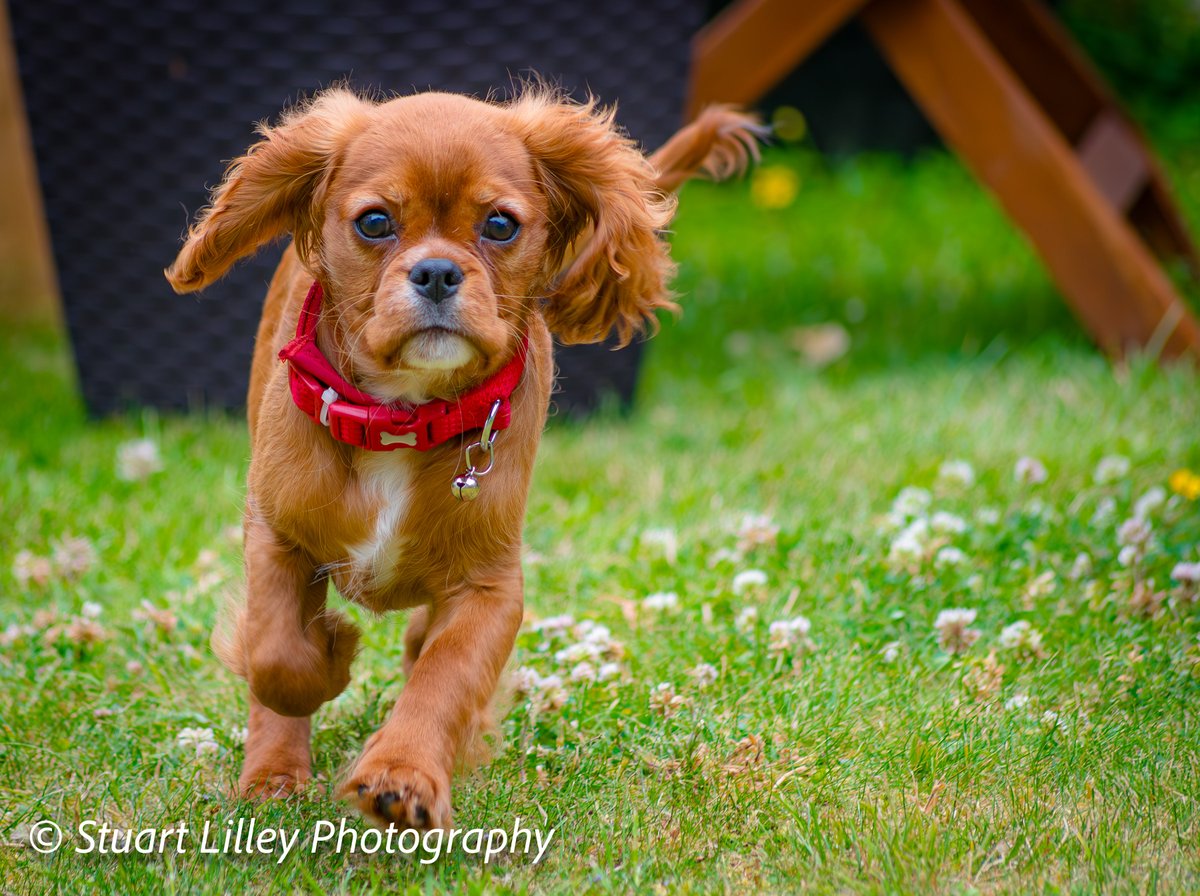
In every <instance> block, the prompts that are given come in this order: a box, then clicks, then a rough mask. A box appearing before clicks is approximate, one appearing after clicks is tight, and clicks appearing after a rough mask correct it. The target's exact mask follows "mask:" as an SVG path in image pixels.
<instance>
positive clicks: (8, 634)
mask: <svg viewBox="0 0 1200 896" xmlns="http://www.w3.org/2000/svg"><path fill="white" fill-rule="evenodd" d="M35 634H37V629H35V628H34V627H33V626H32V625H18V624H17V623H15V622H12V623H9V625H8V626H7V627H6V628H5V629H4V631H2V632H0V647H12V646H13V645H14V644H16V643H17V642H18V641H20V640H21V639H23V638H31V637H33V636H34V635H35Z"/></svg>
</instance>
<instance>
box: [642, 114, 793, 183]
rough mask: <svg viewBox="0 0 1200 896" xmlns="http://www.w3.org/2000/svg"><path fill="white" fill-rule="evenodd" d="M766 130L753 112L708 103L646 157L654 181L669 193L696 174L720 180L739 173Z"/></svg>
mask: <svg viewBox="0 0 1200 896" xmlns="http://www.w3.org/2000/svg"><path fill="white" fill-rule="evenodd" d="M770 133H771V130H770V128H768V127H767V126H766V125H764V124H763V123H762V122H761V121H759V120H758V119H757V118H755V117H754V116H753V115H750V114H747V113H745V112H740V111H738V110H737V109H734V108H733V107H732V106H709V107H707V108H706V109H705V110H704V111H703V112H701V113H700V115H699V116H698V117H697V118H696V120H695V121H693V122H691V123H690V124H688V125H687V126H686V127H684V128H683V129H682V130H680V131H679V133H677V134H676V135H675V136H674V137H672V138H671V139H670V140H668V141H667V142H666V143H664V144H663V145H662V146H661V147H660V148H659V149H658V150H657V151H656V152H655V153H654V154H653V155H651V156H650V164H651V165H653V166H654V169H655V171H657V172H658V176H657V178H656V183H657V184H658V187H659V189H660V190H662V191H663V192H664V193H673V192H675V191H676V190H677V189H679V187H680V185H681V184H683V182H684V181H685V180H688V179H689V178H692V177H695V176H696V175H704V176H706V177H708V178H710V179H712V180H724V179H725V178H727V177H732V176H733V175H735V174H740V173H742V172H743V171H745V170H746V167H747V166H748V165H749V164H750V161H751V160H754V161H757V160H758V157H759V152H758V143H759V141H760V140H765V139H766V138H767V137H768V136H770Z"/></svg>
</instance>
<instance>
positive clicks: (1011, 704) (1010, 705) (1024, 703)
mask: <svg viewBox="0 0 1200 896" xmlns="http://www.w3.org/2000/svg"><path fill="white" fill-rule="evenodd" d="M1028 706H1029V695H1028V694H1013V695H1012V696H1011V697H1009V698H1008V699H1007V700H1005V701H1004V708H1005V709H1007V710H1008V711H1009V712H1016V711H1017V710H1021V709H1025V708H1027V707H1028Z"/></svg>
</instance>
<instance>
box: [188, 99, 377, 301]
mask: <svg viewBox="0 0 1200 896" xmlns="http://www.w3.org/2000/svg"><path fill="white" fill-rule="evenodd" d="M368 109H370V105H369V104H368V103H367V102H365V101H364V100H361V99H359V98H358V97H357V96H355V95H354V94H353V93H351V92H350V91H348V90H345V89H342V88H335V89H333V90H329V91H326V92H325V93H322V94H320V95H319V96H317V97H316V98H315V99H313V100H312V101H311V102H310V103H307V104H305V105H304V106H301V107H299V108H297V109H294V110H292V111H291V112H289V113H287V114H286V115H285V116H284V117H283V120H282V121H281V122H280V123H279V124H278V125H277V126H275V127H269V126H267V125H266V124H263V125H260V126H259V129H258V131H259V133H260V134H261V135H262V139H261V140H260V141H259V142H258V143H256V144H254V145H253V146H251V147H250V149H249V150H247V151H246V154H245V155H244V156H242V157H241V158H240V159H235V160H234V161H233V163H232V164H231V165H230V166H229V168H228V170H226V172H225V177H224V178H223V180H222V181H221V185H220V186H219V187H217V188H216V189H215V190H214V191H213V195H212V203H211V205H209V207H208V208H206V209H205V210H204V211H202V212H201V213H200V216H199V217H198V218H197V219H196V223H194V224H193V225H192V227H191V229H190V230H189V231H188V236H187V241H186V242H185V243H184V246H183V248H182V249H181V250H180V251H179V255H178V257H177V258H176V259H175V263H174V264H172V265H171V266H170V267H169V268H167V270H166V271H165V272H164V273H165V274H166V276H167V280H169V281H170V283H171V286H172V287H174V288H175V291H176V292H193V291H195V290H197V289H203V288H204V287H206V286H208V285H209V284H210V283H212V282H213V281H215V280H218V279H220V278H221V276H223V275H224V274H225V272H226V271H228V270H229V268H230V266H232V265H233V263H234V262H235V261H237V260H238V259H240V258H244V257H245V256H247V255H251V254H253V253H254V252H255V251H256V250H258V249H259V248H260V247H261V246H263V245H264V244H266V243H269V242H271V241H272V240H275V239H277V238H279V237H281V236H283V235H284V234H285V233H289V232H290V233H291V234H292V235H293V237H294V238H295V240H296V248H297V249H298V250H299V252H300V256H301V258H306V257H307V256H308V255H309V254H310V253H311V251H312V249H313V245H314V241H315V239H316V236H317V234H318V233H319V230H320V226H321V211H320V208H319V205H320V203H319V202H317V201H316V200H317V198H318V196H317V194H318V193H319V192H321V190H322V188H323V186H324V185H325V182H326V179H327V178H328V176H329V174H330V172H331V171H332V170H333V168H334V167H335V166H336V160H337V157H338V155H339V153H340V151H341V149H342V147H343V146H344V145H345V142H346V139H347V138H348V136H349V135H350V134H351V133H353V132H354V131H355V130H356V129H358V128H359V127H361V126H362V125H363V123H365V121H366V117H367V110H368Z"/></svg>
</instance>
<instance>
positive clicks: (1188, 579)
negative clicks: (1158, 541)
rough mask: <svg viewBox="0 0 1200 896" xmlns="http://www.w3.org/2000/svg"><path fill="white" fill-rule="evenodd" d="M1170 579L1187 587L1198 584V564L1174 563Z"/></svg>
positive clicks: (1199, 571)
mask: <svg viewBox="0 0 1200 896" xmlns="http://www.w3.org/2000/svg"><path fill="white" fill-rule="evenodd" d="M1171 578H1172V579H1173V580H1175V581H1176V582H1183V583H1185V584H1188V585H1196V584H1200V563H1176V564H1175V568H1174V569H1172V570H1171Z"/></svg>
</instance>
